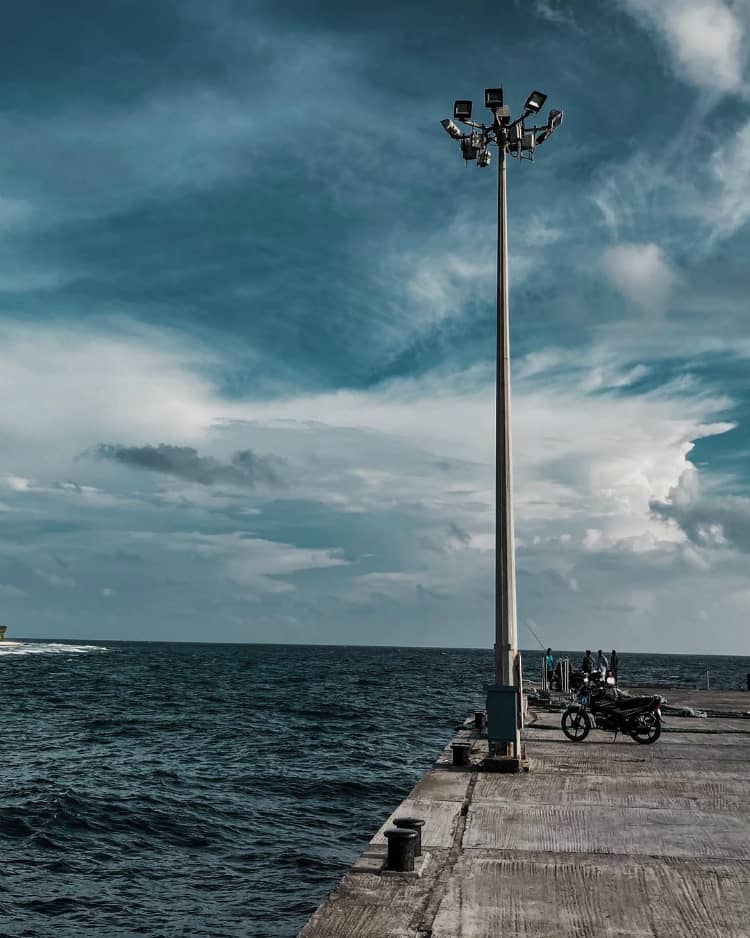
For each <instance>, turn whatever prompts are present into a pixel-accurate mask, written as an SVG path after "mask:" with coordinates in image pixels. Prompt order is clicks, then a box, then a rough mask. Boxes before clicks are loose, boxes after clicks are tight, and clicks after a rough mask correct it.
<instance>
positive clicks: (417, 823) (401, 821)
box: [393, 817, 424, 857]
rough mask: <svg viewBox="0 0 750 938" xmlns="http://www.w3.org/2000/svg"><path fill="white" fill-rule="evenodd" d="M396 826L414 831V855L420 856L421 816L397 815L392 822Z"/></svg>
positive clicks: (422, 825) (422, 824)
mask: <svg viewBox="0 0 750 938" xmlns="http://www.w3.org/2000/svg"><path fill="white" fill-rule="evenodd" d="M393 823H394V824H395V825H396V827H399V828H405V829H406V830H408V831H416V833H417V839H416V841H415V842H414V856H415V857H421V856H422V828H423V827H424V821H423V820H422V818H421V817H397V818H396V819H395V820H394V822H393Z"/></svg>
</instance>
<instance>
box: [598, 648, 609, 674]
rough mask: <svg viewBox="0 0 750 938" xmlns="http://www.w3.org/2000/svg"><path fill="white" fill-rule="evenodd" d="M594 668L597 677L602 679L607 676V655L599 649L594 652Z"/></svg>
mask: <svg viewBox="0 0 750 938" xmlns="http://www.w3.org/2000/svg"><path fill="white" fill-rule="evenodd" d="M596 669H597V671H598V672H599V677H600V678H601V679H602V680H603V681H604V680H606V678H607V671H609V661H607V656H606V655H605V654H604V652H603V651H602V650H601V648H600V649H599V651H598V652H597V653H596Z"/></svg>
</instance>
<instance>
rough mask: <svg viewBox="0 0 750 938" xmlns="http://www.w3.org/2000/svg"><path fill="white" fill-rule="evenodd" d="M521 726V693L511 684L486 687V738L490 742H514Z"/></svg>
mask: <svg viewBox="0 0 750 938" xmlns="http://www.w3.org/2000/svg"><path fill="white" fill-rule="evenodd" d="M520 726H521V694H520V691H519V688H517V687H514V686H513V685H512V684H490V686H489V687H488V688H487V739H488V740H489V742H490V743H512V742H515V739H516V732H517V730H518V729H519V728H520Z"/></svg>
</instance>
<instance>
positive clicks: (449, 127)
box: [440, 117, 461, 140]
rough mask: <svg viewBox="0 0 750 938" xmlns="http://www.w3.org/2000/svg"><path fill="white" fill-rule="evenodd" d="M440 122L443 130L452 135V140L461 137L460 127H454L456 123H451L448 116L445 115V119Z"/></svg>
mask: <svg viewBox="0 0 750 938" xmlns="http://www.w3.org/2000/svg"><path fill="white" fill-rule="evenodd" d="M440 123H441V124H442V125H443V127H444V129H445V132H446V133H447V134H450V136H451V137H453V139H454V140H460V139H461V131H460V129H459V128H458V127H456V125H455V124H454V123H453V121H452V120H451V119H450V118H449V117H446V118H445V120H444V121H440Z"/></svg>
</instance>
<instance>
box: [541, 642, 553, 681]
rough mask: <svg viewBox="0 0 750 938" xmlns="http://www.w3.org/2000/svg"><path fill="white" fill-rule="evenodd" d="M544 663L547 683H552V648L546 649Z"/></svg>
mask: <svg viewBox="0 0 750 938" xmlns="http://www.w3.org/2000/svg"><path fill="white" fill-rule="evenodd" d="M544 665H545V667H546V668H547V684H548V685H551V684H552V672H553V671H554V669H555V659H554V658H553V657H552V649H551V648H548V649H547V654H546V655H545V656H544Z"/></svg>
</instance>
